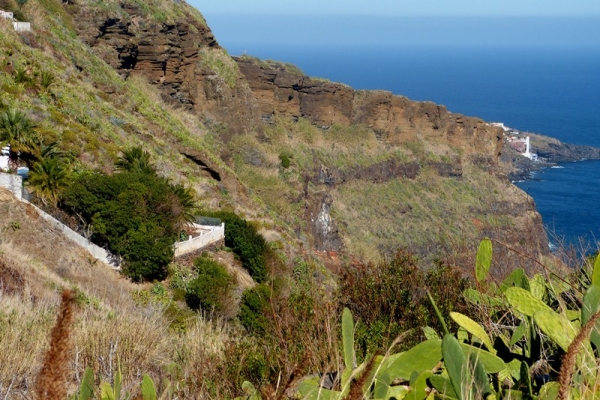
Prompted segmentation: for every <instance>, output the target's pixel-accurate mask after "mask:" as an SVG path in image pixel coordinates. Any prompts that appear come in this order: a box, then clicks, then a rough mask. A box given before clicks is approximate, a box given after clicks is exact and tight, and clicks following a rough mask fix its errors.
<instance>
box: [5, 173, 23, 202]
mask: <svg viewBox="0 0 600 400" xmlns="http://www.w3.org/2000/svg"><path fill="white" fill-rule="evenodd" d="M0 186H1V187H3V188H6V189H8V190H10V191H11V192H12V193H13V194H14V195H15V196H16V197H17V199H19V200H22V199H23V178H21V177H20V176H19V175H15V174H6V173H4V172H0Z"/></svg>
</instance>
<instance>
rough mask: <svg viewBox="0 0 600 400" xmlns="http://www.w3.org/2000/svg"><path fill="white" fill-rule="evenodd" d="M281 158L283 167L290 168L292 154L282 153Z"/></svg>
mask: <svg viewBox="0 0 600 400" xmlns="http://www.w3.org/2000/svg"><path fill="white" fill-rule="evenodd" d="M279 159H280V160H281V166H282V167H283V168H289V167H290V165H291V161H290V156H288V155H287V154H285V153H281V154H280V155H279Z"/></svg>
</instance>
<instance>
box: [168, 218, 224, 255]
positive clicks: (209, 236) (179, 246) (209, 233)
mask: <svg viewBox="0 0 600 400" xmlns="http://www.w3.org/2000/svg"><path fill="white" fill-rule="evenodd" d="M194 227H195V228H197V229H198V230H199V231H200V234H199V235H198V236H196V237H191V238H190V239H189V240H186V241H183V242H177V243H175V245H174V247H175V257H179V256H182V255H184V254H187V253H191V252H193V251H196V250H199V249H201V248H203V247H206V246H208V245H209V244H213V243H215V242H218V241H219V240H223V239H225V223H222V224H221V226H208V225H198V224H194Z"/></svg>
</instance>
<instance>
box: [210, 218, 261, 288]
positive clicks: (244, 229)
mask: <svg viewBox="0 0 600 400" xmlns="http://www.w3.org/2000/svg"><path fill="white" fill-rule="evenodd" d="M211 216H212V217H216V218H219V219H220V220H221V221H223V222H225V245H226V246H227V247H230V248H231V249H232V250H233V252H234V253H235V254H237V255H238V256H239V257H240V260H241V261H242V265H243V266H244V268H245V269H246V270H248V272H249V273H250V276H252V278H253V279H254V280H255V281H256V282H259V283H260V282H264V281H265V279H266V278H267V258H268V257H269V256H270V251H269V247H268V246H267V242H266V241H265V238H264V237H263V236H262V235H261V234H259V233H258V232H256V228H255V227H254V226H252V225H250V224H249V223H248V221H246V220H244V219H242V218H240V217H238V216H237V215H235V214H234V213H232V212H226V211H219V212H216V213H212V214H211Z"/></svg>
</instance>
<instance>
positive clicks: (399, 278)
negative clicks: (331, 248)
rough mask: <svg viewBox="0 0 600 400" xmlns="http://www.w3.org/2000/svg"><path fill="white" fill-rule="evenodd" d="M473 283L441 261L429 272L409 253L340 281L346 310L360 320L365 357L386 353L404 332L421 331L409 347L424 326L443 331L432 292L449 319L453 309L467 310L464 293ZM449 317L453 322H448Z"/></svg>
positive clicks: (362, 267) (360, 269) (408, 342)
mask: <svg viewBox="0 0 600 400" xmlns="http://www.w3.org/2000/svg"><path fill="white" fill-rule="evenodd" d="M467 287H468V281H467V280H466V279H463V278H462V277H461V275H460V273H459V272H458V271H457V270H455V269H453V268H451V267H449V266H446V265H443V264H441V263H436V264H435V265H434V266H433V268H432V269H431V270H429V271H423V270H422V269H420V268H419V267H418V259H417V258H416V257H415V256H413V255H412V254H410V253H408V252H407V251H398V252H397V253H396V255H395V256H394V258H392V259H391V260H385V261H382V262H380V263H377V264H373V263H370V264H367V265H358V266H356V267H352V268H350V269H348V270H347V271H346V273H345V275H344V276H343V277H342V279H341V282H340V294H341V303H342V306H346V307H348V308H349V309H350V310H351V311H352V314H353V315H354V316H355V317H356V319H357V321H358V322H357V328H356V341H357V345H358V347H359V348H358V350H359V353H360V354H361V355H364V354H366V353H371V354H373V353H374V352H377V351H385V350H386V349H387V348H388V346H389V345H390V344H391V342H392V341H393V340H394V339H395V338H396V337H397V336H398V335H400V334H401V333H404V332H406V331H408V330H409V329H416V328H417V329H416V330H415V331H414V332H415V333H417V334H415V335H412V336H411V337H409V338H407V339H406V340H404V341H403V342H402V344H401V347H403V348H409V347H411V346H412V345H414V344H416V343H418V342H419V341H420V340H421V339H422V337H420V336H419V334H420V333H421V332H420V329H418V328H421V327H423V326H431V327H433V328H435V329H436V330H438V331H440V330H441V326H440V322H439V320H438V318H437V316H436V314H435V311H434V310H433V308H432V307H431V304H430V302H429V300H428V298H427V295H426V292H427V291H429V292H430V293H431V294H432V296H433V297H434V299H435V300H436V303H437V304H438V307H439V308H440V311H441V312H442V314H443V315H444V317H446V318H447V317H448V315H449V313H450V312H451V311H460V312H463V313H464V312H465V311H466V309H467V305H466V304H467V303H466V301H465V300H464V299H463V297H462V291H463V290H464V289H466V288H467ZM447 319H449V318H447Z"/></svg>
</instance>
